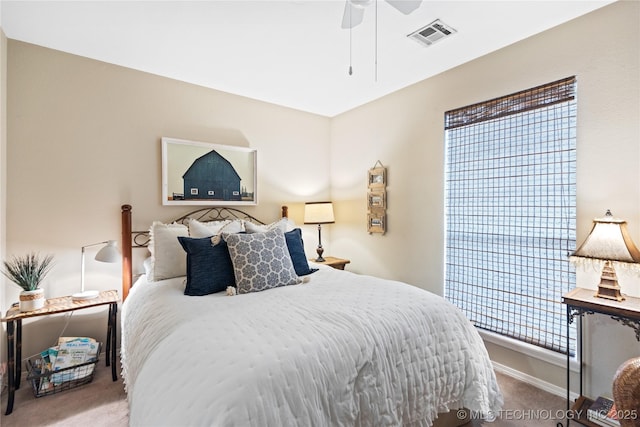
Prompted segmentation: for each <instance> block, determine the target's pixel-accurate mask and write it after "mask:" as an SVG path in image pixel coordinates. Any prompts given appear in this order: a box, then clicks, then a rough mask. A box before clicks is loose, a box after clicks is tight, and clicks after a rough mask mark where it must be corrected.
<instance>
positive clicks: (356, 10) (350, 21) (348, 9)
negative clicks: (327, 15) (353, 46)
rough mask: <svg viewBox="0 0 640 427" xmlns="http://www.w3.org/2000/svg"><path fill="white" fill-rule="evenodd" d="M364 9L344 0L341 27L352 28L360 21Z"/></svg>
mask: <svg viewBox="0 0 640 427" xmlns="http://www.w3.org/2000/svg"><path fill="white" fill-rule="evenodd" d="M363 17H364V9H363V8H361V7H355V6H354V5H352V4H351V2H350V1H348V0H347V1H345V2H344V14H343V15H342V28H353V27H355V26H356V25H358V24H360V23H361V22H362V18H363Z"/></svg>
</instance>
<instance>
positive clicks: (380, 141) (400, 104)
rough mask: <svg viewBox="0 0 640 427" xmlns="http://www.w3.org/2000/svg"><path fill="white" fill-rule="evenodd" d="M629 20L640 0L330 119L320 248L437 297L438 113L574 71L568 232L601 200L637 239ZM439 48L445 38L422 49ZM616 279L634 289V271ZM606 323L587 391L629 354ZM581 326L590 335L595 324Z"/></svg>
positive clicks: (536, 368) (600, 206) (639, 111)
mask: <svg viewBox="0 0 640 427" xmlns="http://www.w3.org/2000/svg"><path fill="white" fill-rule="evenodd" d="M639 18H640V2H635V1H634V2H631V1H622V2H618V3H615V4H613V5H610V6H607V7H604V8H602V9H600V10H597V11H595V12H593V13H591V14H589V15H586V16H584V17H581V18H578V19H576V20H574V21H572V22H569V23H566V24H564V25H561V26H559V27H556V28H554V29H551V30H549V31H545V32H544V33H542V34H539V35H536V36H534V37H531V38H529V39H526V40H523V41H521V42H519V43H516V44H513V45H511V46H509V47H506V48H504V49H502V50H500V51H497V52H495V53H491V54H489V55H486V56H484V57H482V58H480V59H477V60H475V61H471V62H469V63H466V64H464V65H462V66H459V67H457V68H455V69H453V70H450V71H447V72H444V73H442V74H440V75H438V76H435V77H433V78H430V79H427V80H424V81H422V82H419V83H417V84H415V85H413V86H411V87H409V88H406V89H404V90H401V91H398V92H395V93H393V94H391V95H389V96H387V97H384V98H382V99H380V100H377V101H374V102H372V103H370V104H367V105H365V106H363V107H360V108H357V109H355V110H353V111H350V112H347V113H344V114H342V115H340V116H338V117H336V118H334V119H333V121H332V126H331V129H332V131H331V146H332V148H331V162H330V164H331V186H332V195H333V199H334V201H336V202H337V208H336V223H335V224H334V225H332V233H333V239H332V241H331V243H330V246H329V247H328V252H329V253H333V254H336V255H341V256H348V257H350V258H351V259H352V264H351V269H352V270H357V271H359V272H362V273H366V274H372V275H376V276H383V277H388V278H394V279H400V280H403V281H407V282H409V283H412V284H414V285H416V286H419V287H422V288H425V289H428V290H431V291H433V292H436V293H439V294H442V293H443V276H444V269H443V263H444V253H443V252H444V245H443V240H444V222H443V216H444V206H443V189H444V181H443V178H444V165H443V163H444V162H443V159H444V132H443V127H444V125H443V117H444V112H445V111H448V110H450V109H453V108H457V107H462V106H465V105H469V104H472V103H475V102H479V101H484V100H488V99H491V98H495V97H498V96H501V95H507V94H510V93H513V92H516V91H519V90H522V89H527V88H530V87H534V86H536V85H539V84H543V83H547V82H551V81H554V80H557V79H561V78H564V77H568V76H572V75H575V76H577V79H578V141H577V153H578V160H577V163H578V171H577V175H578V176H577V182H578V189H577V191H578V194H577V203H578V222H577V226H578V241H579V242H581V241H582V240H584V238H585V237H586V235H587V234H588V232H589V230H590V229H591V221H592V219H593V218H594V217H597V216H601V215H602V214H604V212H605V210H606V209H611V210H612V211H613V212H614V213H615V214H616V215H617V216H619V217H622V218H626V219H627V221H628V223H629V231H630V233H631V235H632V237H633V239H634V240H635V241H636V242H637V243H638V244H640V129H639V124H640V122H639V118H640V67H639V64H640V26H639V25H638V22H639ZM604 27H606V28H608V29H610V31H607V36H606V37H595V36H594V30H593V29H594V28H604ZM438 48H443V49H444V48H446V42H444V43H443V44H442V45H435V46H433V47H431V48H430V49H438ZM424 54H425V55H428V50H425V52H424ZM379 60H380V61H384V57H380V58H379ZM380 78H384V77H383V76H381V77H380ZM377 160H380V161H381V162H382V163H383V164H384V165H385V166H386V167H387V168H388V181H389V185H388V187H387V195H388V209H387V216H388V232H387V233H386V234H385V235H384V236H380V235H369V234H367V231H366V229H365V218H366V192H367V186H366V185H367V181H366V171H367V169H368V168H370V167H372V166H373V165H374V163H375V162H376V161H377ZM579 281H580V282H579V283H580V284H581V285H583V286H593V283H591V282H584V281H583V280H582V278H581V277H579ZM596 283H597V282H596ZM622 286H624V287H625V291H626V292H629V293H631V294H637V293H638V292H639V291H640V284H639V282H638V279H637V278H632V279H631V280H629V281H627V282H626V283H624V284H622ZM613 330H615V331H616V332H615V333H616V334H618V333H619V334H620V336H621V337H625V341H626V343H625V344H622V345H618V346H617V347H618V349H619V351H617V352H614V353H615V354H613V355H612V354H610V353H609V352H610V350H611V349H612V348H616V345H615V343H613V344H612V346H609V347H607V351H606V354H604V355H602V354H599V355H597V354H588V356H589V360H590V363H593V364H594V365H593V366H596V363H597V368H598V369H597V370H598V372H594V376H596V377H598V378H599V379H597V380H595V383H597V384H594V393H599V392H602V390H603V389H607V388H608V387H609V386H610V383H609V384H606V382H607V381H609V380H610V378H611V376H612V375H613V373H612V370H613V372H615V367H617V365H618V364H620V363H621V362H622V361H623V360H625V358H626V357H630V356H631V355H633V354H637V343H635V341H633V342H631V340H632V339H633V331H632V330H631V329H630V328H627V327H624V326H619V325H617V324H614V325H609V326H608V329H607V331H608V332H605V333H609V334H610V333H611V331H613ZM591 333H593V334H598V333H600V332H599V331H598V328H597V327H595V325H594V327H593V328H592V331H591ZM629 342H631V344H628V343H629ZM634 343H635V346H634ZM629 347H633V348H629ZM594 351H595V350H594ZM601 353H602V352H601ZM502 354H503V352H494V353H493V354H492V356H495V357H496V358H497V361H498V362H501V363H503V364H505V365H509V366H515V365H517V366H519V367H520V368H524V369H525V370H526V371H525V372H526V373H528V374H530V375H533V376H535V377H537V378H542V379H544V380H545V381H548V382H551V383H553V384H557V385H559V386H562V387H564V378H565V377H564V372H563V371H562V369H561V368H557V367H553V366H548V365H547V364H543V365H542V367H541V366H540V365H539V364H538V363H526V362H525V363H521V361H515V360H513V359H511V360H509V358H507V359H503V358H502V357H501V355H502ZM505 354H506V353H505ZM600 357H604V359H606V362H604V363H603V364H600V360H601V359H600Z"/></svg>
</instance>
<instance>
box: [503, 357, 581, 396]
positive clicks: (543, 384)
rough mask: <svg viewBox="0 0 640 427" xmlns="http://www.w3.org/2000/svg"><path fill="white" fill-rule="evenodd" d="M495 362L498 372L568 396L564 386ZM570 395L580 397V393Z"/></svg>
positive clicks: (556, 393) (544, 389) (541, 388)
mask: <svg viewBox="0 0 640 427" xmlns="http://www.w3.org/2000/svg"><path fill="white" fill-rule="evenodd" d="M491 363H492V364H493V369H495V370H496V372H499V373H501V374H504V375H507V376H509V377H511V378H514V379H516V380H518V381H522V382H523V383H526V384H529V385H532V386H533V387H536V388H539V389H540V390H543V391H546V392H548V393H551V394H553V395H555V396H559V397H563V398H566V397H567V389H566V388H564V387H559V386H557V385H555V384H551V383H550V382H547V381H543V380H541V379H540V378H536V377H534V376H532V375H529V374H525V373H524V372H520V371H518V370H516V369H513V368H510V367H508V366H506V365H503V364H501V363H497V362H493V361H492V362H491ZM569 397H570V398H571V400H572V401H573V400H575V399H577V398H578V397H579V395H578V393H574V392H571V394H570V395H569Z"/></svg>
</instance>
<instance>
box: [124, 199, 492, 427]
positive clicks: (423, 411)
mask: <svg viewBox="0 0 640 427" xmlns="http://www.w3.org/2000/svg"><path fill="white" fill-rule="evenodd" d="M203 211H204V210H199V211H196V212H195V213H192V214H187V215H185V216H184V217H181V218H179V224H176V223H175V222H173V221H171V222H167V223H159V222H154V223H153V225H152V226H151V228H150V231H151V236H150V237H148V235H147V234H146V233H144V232H132V230H131V206H129V205H125V206H123V210H122V218H123V220H122V233H123V263H124V265H123V297H124V298H126V299H125V300H124V302H123V306H122V317H121V321H122V343H121V359H122V369H123V378H124V381H125V387H126V390H127V397H128V401H129V423H130V425H132V426H165V425H166V426H191V425H207V426H225V427H226V426H243V427H244V426H432V425H446V426H452V425H459V424H463V423H464V422H466V421H468V418H469V416H470V415H469V414H471V416H473V417H474V418H479V417H483V418H485V419H491V418H492V417H493V414H496V413H497V412H498V411H499V410H500V409H501V407H502V395H501V392H500V389H499V387H498V384H497V382H496V377H495V374H494V371H493V369H492V365H491V362H490V361H489V358H488V355H487V352H486V349H485V347H484V344H483V342H482V340H481V338H480V336H479V335H478V333H477V331H476V330H475V329H474V327H473V326H472V325H471V323H470V322H469V321H468V320H467V319H466V318H465V317H464V316H463V315H462V314H461V312H460V311H459V310H458V309H457V308H455V307H454V306H453V305H451V304H450V303H448V302H447V301H446V300H444V299H443V298H442V297H440V296H437V295H435V294H432V293H430V292H427V291H425V290H422V289H419V288H417V287H415V286H411V285H408V284H405V283H401V282H397V281H391V280H383V279H380V278H376V277H371V276H366V275H359V274H354V273H351V272H349V271H341V270H336V269H333V268H331V267H327V266H323V265H319V264H315V263H313V262H307V260H306V257H305V256H304V250H302V253H300V244H301V243H302V242H301V234H300V231H299V229H298V228H295V226H294V225H293V224H292V222H291V221H289V220H288V219H287V218H286V208H283V215H282V219H281V220H279V221H276V222H273V223H270V224H264V223H262V222H261V221H259V220H257V219H255V218H253V217H251V216H250V215H247V214H245V213H242V212H240V211H236V210H234V209H231V210H229V209H227V208H214V209H213V210H212V211H211V210H207V211H211V212H213V213H211V212H209V213H206V214H203ZM223 223H224V224H225V225H222V226H221V224H223ZM229 224H234V225H233V226H229ZM238 224H242V225H241V226H239V227H238ZM154 226H155V228H154ZM172 226H174V227H172ZM185 226H186V227H187V234H181V235H178V236H177V238H176V237H173V239H175V240H179V242H180V246H182V247H181V249H182V251H183V252H182V255H181V256H182V258H186V260H185V263H184V264H185V266H184V267H182V266H178V267H176V271H174V272H172V273H170V274H167V270H166V269H165V267H166V266H167V264H171V263H173V262H174V261H176V258H179V257H178V255H177V253H176V252H175V244H174V245H173V249H174V252H173V253H172V254H170V253H169V252H170V251H167V250H166V248H162V247H160V246H159V245H161V242H164V240H163V239H165V237H166V236H162V235H161V234H162V233H161V232H159V231H158V230H164V229H163V228H162V227H166V228H167V229H168V230H169V232H168V234H169V238H168V239H167V240H166V241H167V242H170V243H174V242H173V239H172V238H171V235H172V234H171V233H178V234H179V233H184V232H185V230H184V227H185ZM205 227H209V228H208V229H207V228H205ZM219 227H222V230H220V228H219ZM234 227H235V228H234ZM208 233H213V234H211V235H210V236H207V234H208ZM132 236H133V237H132ZM291 236H293V237H291ZM141 240H142V242H143V243H142V244H139V242H140V241H141ZM132 242H133V243H132ZM185 242H188V244H187V243H185ZM283 242H284V244H283ZM148 245H149V246H150V248H149V250H150V252H151V253H152V255H153V257H154V258H156V259H154V260H153V262H149V261H148V260H145V262H146V266H145V274H143V275H142V276H140V277H139V278H138V279H137V280H136V282H135V285H133V283H132V261H131V259H132V256H131V255H132V248H133V247H136V246H141V247H145V246H148ZM189 245H192V246H189ZM224 245H226V248H221V247H222V246H224ZM296 245H298V246H296ZM222 249H224V250H226V252H227V255H226V257H225V256H222V258H224V260H222V261H221V259H222V258H220V257H218V258H212V257H211V253H212V252H213V251H217V252H216V253H217V255H216V256H218V255H220V254H221V253H223V252H224V250H222ZM198 251H204V252H206V253H207V254H208V255H207V256H209V257H208V258H207V256H204V257H203V256H201V255H202V254H201V253H200V252H198ZM164 252H167V253H164ZM227 257H228V258H227ZM301 257H302V259H301ZM163 259H164V260H165V261H166V260H167V259H168V260H169V261H168V262H167V263H165V262H164V261H162V260H163ZM214 259H215V262H213V260H214ZM229 260H230V263H231V268H232V269H233V272H234V280H235V281H236V283H235V287H234V286H224V285H225V284H228V280H229V279H228V278H223V279H221V280H220V281H218V282H220V283H217V284H216V286H218V289H219V291H215V292H210V291H211V288H210V289H207V286H210V284H209V282H211V279H210V278H211V277H212V276H216V277H217V276H220V277H224V274H222V273H220V271H214V272H212V273H211V275H206V274H208V273H206V272H203V271H200V270H201V269H202V267H201V265H200V264H206V265H211V264H213V263H215V265H216V267H215V268H216V269H218V270H224V269H227V268H229V267H228V263H229ZM274 260H275V261H274ZM262 263H267V264H270V266H267V267H265V268H261V267H260V268H259V267H258V266H259V265H262ZM221 266H222V267H221ZM263 267H264V266H263ZM172 268H173V267H172ZM180 268H185V269H186V270H188V271H186V270H185V271H184V272H182V274H180V273H181V270H180ZM207 268H208V267H207ZM243 268H244V269H245V270H243ZM305 268H306V270H305ZM269 269H271V270H269ZM205 270H206V268H205ZM267 270H269V271H267ZM274 270H277V271H276V274H275V275H274ZM207 271H209V270H207ZM292 271H293V273H292ZM205 273H206V274H205ZM172 274H173V275H174V277H168V276H171V275H172ZM293 276H295V277H293ZM196 282H199V283H200V282H203V283H204V282H206V283H207V284H205V285H204V287H203V286H200V285H201V284H202V283H200V285H198V286H196V285H197V284H196ZM274 283H275V285H273V284H274ZM211 286H213V285H211ZM125 287H126V289H125ZM223 288H224V289H223ZM461 408H466V411H460V410H459V409H461Z"/></svg>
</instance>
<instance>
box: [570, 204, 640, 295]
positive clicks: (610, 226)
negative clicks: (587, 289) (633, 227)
mask: <svg viewBox="0 0 640 427" xmlns="http://www.w3.org/2000/svg"><path fill="white" fill-rule="evenodd" d="M571 261H573V262H574V263H576V264H581V263H585V262H587V263H588V262H591V263H598V262H599V263H604V265H603V267H602V275H601V277H600V284H599V285H598V291H597V292H596V294H595V296H596V297H598V298H606V299H611V300H615V301H622V300H624V296H623V295H622V293H621V292H620V285H619V284H618V278H617V276H616V271H615V268H614V263H615V264H618V263H622V265H624V264H636V265H637V264H638V263H640V251H639V250H638V248H637V247H636V245H635V244H634V243H633V241H632V240H631V237H630V236H629V233H628V232H627V222H626V221H624V220H622V219H619V218H615V217H614V216H613V214H612V213H611V211H610V210H607V212H606V214H605V216H604V217H602V218H595V219H594V220H593V228H592V229H591V233H589V236H587V238H586V240H585V241H584V242H583V243H582V245H581V246H580V247H579V248H578V250H577V251H575V252H574V253H573V254H572V255H571Z"/></svg>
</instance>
